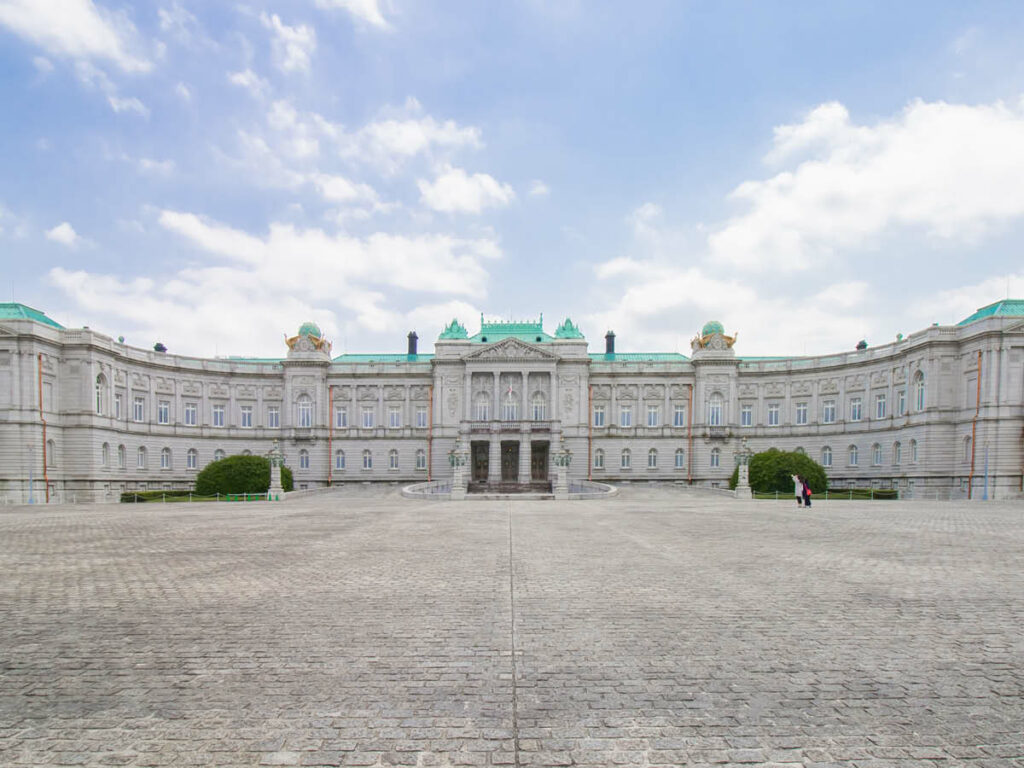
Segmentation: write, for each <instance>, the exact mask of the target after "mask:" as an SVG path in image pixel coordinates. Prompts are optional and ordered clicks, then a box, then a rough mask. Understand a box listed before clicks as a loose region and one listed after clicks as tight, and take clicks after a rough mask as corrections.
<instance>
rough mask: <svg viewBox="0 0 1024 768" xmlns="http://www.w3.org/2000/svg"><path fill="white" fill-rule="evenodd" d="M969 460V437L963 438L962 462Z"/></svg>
mask: <svg viewBox="0 0 1024 768" xmlns="http://www.w3.org/2000/svg"><path fill="white" fill-rule="evenodd" d="M970 460H971V438H970V435H968V436H967V437H965V438H964V461H970Z"/></svg>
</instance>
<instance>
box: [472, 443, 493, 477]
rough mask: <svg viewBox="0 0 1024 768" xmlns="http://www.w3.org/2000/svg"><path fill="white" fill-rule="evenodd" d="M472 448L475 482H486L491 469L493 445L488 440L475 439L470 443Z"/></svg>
mask: <svg viewBox="0 0 1024 768" xmlns="http://www.w3.org/2000/svg"><path fill="white" fill-rule="evenodd" d="M470 448H471V449H472V453H473V456H472V459H471V461H472V466H473V482H474V483H486V482H487V473H488V471H489V470H490V463H491V457H490V450H491V445H490V443H488V442H487V441H486V440H474V441H473V442H472V443H470Z"/></svg>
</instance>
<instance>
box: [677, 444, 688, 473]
mask: <svg viewBox="0 0 1024 768" xmlns="http://www.w3.org/2000/svg"><path fill="white" fill-rule="evenodd" d="M685 468H686V454H685V453H683V449H682V448H680V449H679V450H677V451H676V469H685Z"/></svg>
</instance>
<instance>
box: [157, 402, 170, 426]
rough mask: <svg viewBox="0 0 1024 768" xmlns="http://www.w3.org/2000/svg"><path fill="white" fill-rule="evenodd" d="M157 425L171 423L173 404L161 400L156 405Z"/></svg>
mask: <svg viewBox="0 0 1024 768" xmlns="http://www.w3.org/2000/svg"><path fill="white" fill-rule="evenodd" d="M156 423H157V424H170V423H171V404H170V403H169V402H168V401H167V400H161V401H160V402H158V403H157V404H156Z"/></svg>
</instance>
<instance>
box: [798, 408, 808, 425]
mask: <svg viewBox="0 0 1024 768" xmlns="http://www.w3.org/2000/svg"><path fill="white" fill-rule="evenodd" d="M796 423H797V424H806V423H807V403H797V404H796Z"/></svg>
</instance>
